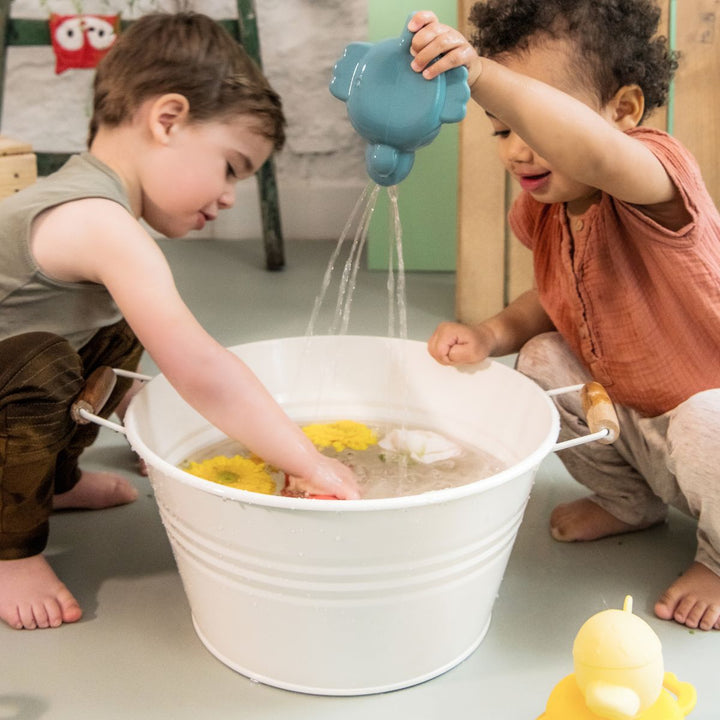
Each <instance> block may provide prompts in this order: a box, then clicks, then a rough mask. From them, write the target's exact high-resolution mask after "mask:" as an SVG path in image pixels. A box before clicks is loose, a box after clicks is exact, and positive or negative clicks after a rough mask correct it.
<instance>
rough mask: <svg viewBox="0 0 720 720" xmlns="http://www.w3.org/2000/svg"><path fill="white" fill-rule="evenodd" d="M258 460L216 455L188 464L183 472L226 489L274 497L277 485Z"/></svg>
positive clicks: (184, 466)
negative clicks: (237, 489) (223, 486)
mask: <svg viewBox="0 0 720 720" xmlns="http://www.w3.org/2000/svg"><path fill="white" fill-rule="evenodd" d="M266 467H267V466H266V465H265V463H264V462H263V461H262V460H260V459H259V458H253V459H250V458H245V457H242V456H241V455H235V456H234V457H226V456H224V455H218V456H217V457H213V458H208V459H207V460H202V461H200V462H188V463H187V464H186V465H183V468H182V469H183V470H184V471H185V472H188V473H190V474H191V475H195V476H196V477H199V478H203V479H205V480H210V481H211V482H215V483H219V484H220V485H226V486H227V487H234V488H239V489H240V490H250V491H251V492H256V493H264V494H265V495H275V494H276V492H277V485H276V484H275V480H273V478H272V476H271V475H270V473H269V472H268V471H267V469H266Z"/></svg>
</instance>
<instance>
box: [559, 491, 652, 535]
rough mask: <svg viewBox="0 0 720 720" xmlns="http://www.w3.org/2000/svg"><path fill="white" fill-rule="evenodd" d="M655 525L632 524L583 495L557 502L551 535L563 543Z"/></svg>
mask: <svg viewBox="0 0 720 720" xmlns="http://www.w3.org/2000/svg"><path fill="white" fill-rule="evenodd" d="M653 524H654V523H647V524H645V525H630V524H628V523H626V522H623V521H622V520H618V519H617V518H616V517H615V516H614V515H611V514H610V513H609V512H608V511H607V510H605V509H603V508H601V507H600V506H599V505H598V504H597V503H594V502H593V501H592V500H591V499H590V498H580V499H579V500H575V501H573V502H570V503H566V504H564V505H558V506H557V507H556V508H555V509H554V510H553V511H552V513H551V515H550V534H551V535H552V536H553V537H554V538H555V539H556V540H559V541H560V542H576V541H579V542H583V541H588V540H599V539H600V538H604V537H608V536H610V535H621V534H622V533H628V532H634V531H635V530H644V529H645V528H648V527H650V526H651V525H653Z"/></svg>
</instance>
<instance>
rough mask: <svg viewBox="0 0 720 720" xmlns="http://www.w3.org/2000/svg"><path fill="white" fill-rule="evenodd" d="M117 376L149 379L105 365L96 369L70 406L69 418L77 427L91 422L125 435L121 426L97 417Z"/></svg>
mask: <svg viewBox="0 0 720 720" xmlns="http://www.w3.org/2000/svg"><path fill="white" fill-rule="evenodd" d="M118 376H122V377H129V378H134V379H137V380H143V381H147V380H150V379H151V377H150V376H149V375H142V374H141V373H136V372H131V371H130V370H120V369H118V368H111V367H108V366H107V365H103V366H101V367H99V368H96V369H95V370H93V372H92V373H90V375H89V377H88V379H87V380H86V381H85V385H84V386H83V389H82V390H81V391H80V394H79V395H78V396H77V398H76V399H75V402H74V403H73V404H72V405H71V406H70V417H71V418H72V419H73V420H74V421H75V422H76V423H77V424H78V425H87V424H88V423H91V422H93V423H95V424H97V425H102V426H103V427H106V428H109V429H110V430H114V431H115V432H118V433H120V434H121V435H125V428H124V427H123V426H122V425H120V424H118V423H114V422H112V421H110V420H106V419H105V418H103V417H100V416H99V415H98V413H99V412H100V411H101V410H102V409H103V407H104V406H105V403H106V402H107V401H108V398H109V397H110V395H111V394H112V391H113V390H114V389H115V383H116V382H117V378H118Z"/></svg>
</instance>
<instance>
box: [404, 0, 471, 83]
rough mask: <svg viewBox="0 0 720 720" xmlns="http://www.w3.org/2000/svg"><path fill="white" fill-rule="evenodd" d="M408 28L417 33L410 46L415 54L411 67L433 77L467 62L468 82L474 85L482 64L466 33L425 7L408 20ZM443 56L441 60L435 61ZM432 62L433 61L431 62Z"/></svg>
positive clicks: (430, 78) (428, 77)
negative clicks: (445, 22) (444, 21)
mask: <svg viewBox="0 0 720 720" xmlns="http://www.w3.org/2000/svg"><path fill="white" fill-rule="evenodd" d="M408 30H410V32H412V33H415V35H414V36H413V40H412V45H411V46H410V52H411V53H412V55H413V56H414V59H413V61H412V63H411V64H410V67H411V68H412V69H413V70H415V71H416V72H421V73H422V74H423V77H425V78H427V79H428V80H432V79H433V78H434V77H436V76H437V75H439V74H440V73H444V72H446V71H447V70H450V69H451V68H454V67H461V66H462V65H464V66H465V67H467V69H468V85H470V86H472V85H473V83H474V82H475V80H477V78H478V77H479V76H480V72H481V70H482V64H481V62H480V58H479V57H478V54H477V53H476V52H475V49H474V48H473V47H472V45H470V43H469V42H468V41H467V39H466V38H465V36H464V35H463V34H462V33H461V32H460V31H459V30H456V29H455V28H452V27H449V26H448V25H443V24H442V23H441V22H439V21H438V19H437V16H436V15H435V13H433V12H431V11H430V10H421V11H420V12H417V13H415V14H414V15H413V16H412V18H410V22H409V23H408ZM435 58H440V59H439V60H438V61H437V62H434V63H433V62H432V61H433V60H435ZM430 63H432V64H430Z"/></svg>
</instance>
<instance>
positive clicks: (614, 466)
mask: <svg viewBox="0 0 720 720" xmlns="http://www.w3.org/2000/svg"><path fill="white" fill-rule="evenodd" d="M517 369H518V370H519V371H520V372H521V373H523V374H524V375H527V376H528V377H530V378H532V379H533V380H535V381H536V382H537V383H538V384H539V385H540V386H541V387H542V388H543V389H545V390H548V389H551V388H558V387H564V386H566V385H575V384H577V383H584V382H588V381H589V380H591V379H592V378H591V377H590V375H589V374H588V372H587V370H586V369H585V368H584V367H583V366H582V365H581V364H580V362H579V361H578V359H577V358H576V357H575V355H574V354H573V352H572V350H570V347H569V346H568V345H567V343H566V342H565V341H564V340H563V338H562V337H561V336H560V334H559V333H557V332H552V333H544V334H542V335H538V336H536V337H534V338H533V339H532V340H530V341H529V342H528V343H526V345H525V346H524V347H523V348H522V350H521V351H520V354H519V355H518V360H517ZM555 399H556V401H557V406H558V410H559V412H560V419H561V429H560V436H559V440H568V439H570V438H574V437H577V436H579V435H586V434H587V432H588V429H587V425H586V423H585V421H584V418H583V411H582V405H581V399H580V393H577V394H576V393H567V394H564V395H559V396H557V397H556V398H555ZM615 410H616V411H617V415H618V420H619V423H620V437H619V439H618V440H617V441H616V442H615V443H613V444H612V445H601V444H599V443H589V444H587V445H580V446H577V447H573V448H569V449H567V450H563V451H562V452H560V453H559V454H558V457H559V458H560V459H561V460H562V462H563V463H564V465H565V467H566V468H567V469H568V471H569V472H570V474H571V475H572V476H573V478H575V480H577V481H578V482H579V483H581V484H582V485H585V486H586V487H587V488H589V489H590V490H592V492H593V496H592V500H593V501H594V502H596V503H597V504H598V505H599V506H600V507H602V508H604V509H605V510H607V511H608V512H609V513H611V514H612V515H613V516H615V517H616V518H618V519H620V520H622V521H623V522H626V523H629V524H631V525H638V524H641V523H642V524H645V523H653V522H657V521H661V520H663V519H664V518H665V517H666V515H667V509H668V506H669V505H672V506H673V507H676V508H678V509H679V510H680V511H682V512H684V513H686V514H688V515H691V516H692V517H694V518H696V519H697V521H698V529H697V542H698V547H697V553H696V555H695V559H696V560H697V561H698V562H700V563H702V564H703V565H706V566H707V567H708V568H710V569H711V570H712V571H713V572H714V573H716V574H717V575H720V438H719V437H718V434H719V433H720V389H713V390H706V391H704V392H700V393H698V394H696V395H693V396H692V397H690V398H688V399H687V400H686V401H685V402H683V403H681V404H680V405H678V406H677V407H676V408H674V409H673V410H670V411H669V412H667V413H665V414H664V415H658V416H657V417H642V416H640V415H639V414H638V413H637V412H635V411H634V410H631V409H629V408H627V407H623V406H618V405H616V406H615Z"/></svg>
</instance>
